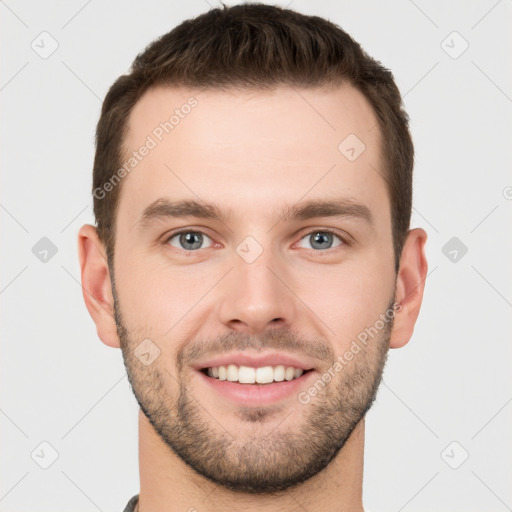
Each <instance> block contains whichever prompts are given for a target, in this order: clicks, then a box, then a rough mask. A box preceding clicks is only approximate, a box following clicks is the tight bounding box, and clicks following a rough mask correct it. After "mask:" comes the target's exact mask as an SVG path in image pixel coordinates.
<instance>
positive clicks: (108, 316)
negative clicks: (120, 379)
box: [78, 224, 120, 348]
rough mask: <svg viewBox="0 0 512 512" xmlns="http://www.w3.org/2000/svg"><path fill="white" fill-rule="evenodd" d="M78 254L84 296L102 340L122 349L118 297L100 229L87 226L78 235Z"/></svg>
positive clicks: (106, 343)
mask: <svg viewBox="0 0 512 512" xmlns="http://www.w3.org/2000/svg"><path fill="white" fill-rule="evenodd" d="M78 254H79V259H80V271H81V278H82V293H83V297H84V301H85V305H86V307H87V310H88V311H89V314H90V315H91V317H92V319H93V320H94V323H95V324H96V330H97V332H98V336H99V337H100V339H101V340H102V341H103V343H105V345H108V346H110V347H115V348H119V347H120V343H119V337H118V335H117V328H116V323H115V320H114V298H113V295H112V287H111V282H110V271H109V268H108V262H107V257H106V254H105V249H104V247H103V244H102V242H101V240H100V239H99V237H98V234H97V231H96V228H95V227H94V226H91V225H90V224H86V225H84V226H82V227H81V228H80V231H79V233H78Z"/></svg>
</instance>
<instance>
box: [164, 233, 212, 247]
mask: <svg viewBox="0 0 512 512" xmlns="http://www.w3.org/2000/svg"><path fill="white" fill-rule="evenodd" d="M206 241H210V242H212V239H211V238H210V237H209V236H207V235H205V234H204V233H201V231H180V232H179V233H174V234H173V235H171V236H170V237H169V238H168V239H167V240H166V242H167V243H168V244H170V245H172V246H173V247H177V248H178V249H183V250H185V251H195V250H196V249H205V247H202V245H203V243H205V242H206Z"/></svg>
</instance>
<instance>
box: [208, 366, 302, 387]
mask: <svg viewBox="0 0 512 512" xmlns="http://www.w3.org/2000/svg"><path fill="white" fill-rule="evenodd" d="M303 373H304V370H302V368H294V367H293V366H283V365H282V364H280V365H278V366H262V367H261V368H251V367H250V366H237V365H236V364H228V365H227V366H224V365H222V366H214V367H212V368H208V375H209V376H210V377H214V378H215V379H219V380H229V381H231V382H240V383H241V384H254V383H255V382H257V383H258V384H268V383H270V382H273V381H276V382H281V381H283V380H293V379H296V378H297V377H300V376H301V375H302V374H303Z"/></svg>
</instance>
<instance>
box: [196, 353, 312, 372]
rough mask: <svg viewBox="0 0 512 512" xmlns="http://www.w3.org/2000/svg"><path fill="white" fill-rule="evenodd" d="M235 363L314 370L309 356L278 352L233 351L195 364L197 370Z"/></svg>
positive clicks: (238, 364) (256, 366) (257, 366)
mask: <svg viewBox="0 0 512 512" xmlns="http://www.w3.org/2000/svg"><path fill="white" fill-rule="evenodd" d="M228 364H235V365H237V366H250V367H252V368H261V367H263V366H278V365H283V366H293V367H294V368H301V369H302V370H312V369H314V365H313V364H312V362H311V361H310V360H308V358H302V357H301V358H298V357H297V356H293V355H291V354H284V353H278V352H269V353H267V354H262V355H251V354H248V353H246V352H232V353H229V354H222V355H219V356H217V357H213V358H211V359H208V360H206V361H204V362H201V363H198V364H196V365H194V368H195V369H196V370H203V369H205V368H214V367H216V366H227V365H228Z"/></svg>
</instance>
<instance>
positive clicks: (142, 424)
mask: <svg viewBox="0 0 512 512" xmlns="http://www.w3.org/2000/svg"><path fill="white" fill-rule="evenodd" d="M191 96H193V97H194V98H196V99H197V101H198V105H197V106H196V107H195V108H194V109H193V110H192V111H191V112H190V114H189V115H187V116H186V117H185V118H184V119H182V120H180V123H179V124H178V125H177V126H175V128H174V129H173V130H172V132H171V133H170V134H169V135H167V136H166V137H165V138H164V139H163V140H162V142H160V143H159V144H158V145H157V147H156V148H154V149H153V150H151V152H150V153H149V154H148V156H146V157H145V158H144V159H143V160H142V161H141V162H140V163H139V164H138V165H137V167H136V169H134V170H133V171H132V172H131V173H130V174H129V175H128V176H126V177H125V178H124V179H123V181H122V193H121V197H120V202H119V209H118V214H117V219H116V230H117V234H116V241H115V258H114V269H109V267H108V264H107V258H106V251H105V248H104V246H103V244H102V243H101V242H100V241H99V239H98V237H97V234H96V230H95V228H94V227H93V226H90V225H85V226H83V227H82V228H81V230H80V233H79V255H80V264H81V274H82V284H83V290H84V299H85V302H86V305H87V308H88V310H89V312H90V314H91V316H92V318H93V320H94V322H95V323H96V326H97V331H98V336H99V337H100V339H101V340H102V341H103V342H104V343H105V344H106V345H109V346H111V347H116V348H121V349H122V351H123V357H124V361H125V365H126V367H127V372H128V376H129V378H130V382H131V384H132V388H133V390H134V393H135V395H136V398H137V400H138V402H139V405H141V409H142V410H141V411H140V413H139V460H140V482H141V486H140V501H139V512H152V511H156V510H159V511H169V512H170V511H175V510H188V509H190V507H194V508H195V509H196V510H209V511H217V510H219V511H220V510H226V509H228V507H229V508H231V509H232V510H249V511H257V510H267V511H274V510H275V511H278V510H280V511H282V510H302V508H301V507H304V508H305V509H306V510H308V511H316V510H322V511H323V512H326V511H334V510H336V511H340V510H347V511H348V510H350V511H360V510H363V506H362V478H363V456H364V414H365V412H366V410H367V408H368V407H370V406H371V403H372V400H373V398H374V395H375V392H376V389H377V387H378V384H379V382H380V378H381V375H382V370H383V367H384V363H385V359H386V355H387V352H388V349H389V348H399V347H401V346H403V345H405V344H406V343H407V342H408V341H409V340H410V338H411V336H412V333H413V328H414V324H415V322H416V319H417V316H418V313H419V309H420V305H421V301H422V296H423V289H424V281H425V278H426V274H427V263H426V259H425V255H424V245H425V242H426V233H425V231H423V230H422V229H413V230H410V231H409V233H408V236H407V240H406V243H405V246H404V249H403V252H402V255H401V260H400V268H399V271H398V274H397V273H396V272H395V269H394V253H393V244H392V231H391V215H390V203H389V196H388V193H387V190H386V184H385V181H384V179H383V178H382V174H384V170H383V169H382V164H381V158H380V153H379V147H380V146H379V144H380V141H379V137H380V134H379V131H378V129H376V128H375V124H376V122H377V121H376V116H375V114H374V112H373V110H372V108H371V106H370V105H369V103H368V102H367V101H366V99H365V98H364V96H363V95H362V94H361V93H359V92H358V91H357V90H355V89H354V88H353V87H351V86H349V85H343V86H338V87H336V88H326V87H322V88H316V89H308V90H301V91H300V93H299V91H296V90H294V89H292V88H289V87H280V88H278V89H276V90H274V91H272V92H269V91H267V92H264V91H236V92H226V91H222V92H221V91H216V90H204V91H198V90H192V89H184V88H156V89H151V90H149V91H148V92H147V93H146V94H145V95H144V96H143V97H142V98H141V99H140V100H139V102H138V103H137V105H136V106H135V107H134V110H133V112H132V114H131V116H130V119H129V133H128V136H127V139H126V141H125V147H126V150H127V152H128V153H131V152H132V151H134V150H136V149H137V148H138V147H140V145H141V144H143V143H144V141H145V140H146V137H147V136H148V134H151V133H152V131H153V130H154V128H155V127H156V126H158V125H159V123H160V122H162V121H163V120H165V119H167V118H168V117H169V114H168V112H171V113H172V112H173V111H174V110H175V109H176V108H179V107H180V105H183V104H184V103H186V101H187V99H188V98H190V97H191ZM305 100H307V101H305ZM326 121H327V122H326ZM350 133H353V134H356V135H357V136H358V137H359V139H361V140H362V141H363V142H364V144H365V146H366V149H365V151H364V152H363V153H362V154H361V155H360V156H359V157H358V158H357V159H356V160H355V161H349V160H348V159H347V158H345V156H344V155H343V154H342V153H341V152H340V151H339V150H338V145H339V144H340V142H341V141H342V140H343V139H344V138H345V137H346V136H347V135H348V134H350ZM376 170H377V172H376ZM159 198H166V199H168V200H184V199H187V200H198V201H206V202H211V203H215V205H217V206H218V208H219V209H221V210H223V211H229V212H230V215H229V217H226V218H225V219H223V221H216V220H211V219H203V218H196V217H186V218H159V219H157V220H153V221H152V222H150V223H148V224H147V225H146V226H144V227H142V226H141V225H140V217H141V214H142V212H143V211H144V209H145V208H146V207H147V206H148V205H150V204H151V203H153V202H154V201H155V200H156V199H159ZM326 199H332V200H340V199H345V200H350V201H352V202H356V203H359V204H362V205H364V206H366V207H367V208H368V209H369V211H370V213H371V215H372V218H373V222H372V223H369V222H367V220H365V219H363V218H360V217H357V216H343V217H317V218H314V219H308V220H297V219H295V220H285V219H284V218H283V216H282V214H281V211H282V208H283V207H286V206H293V205H296V204H297V203H300V202H303V201H306V200H312V201H320V200H326ZM184 228H186V229H189V230H190V231H197V230H200V231H202V232H203V233H205V234H206V235H207V236H208V237H209V238H205V239H203V245H202V246H201V248H200V249H198V250H195V251H193V250H186V249H185V248H183V246H180V245H179V237H175V238H173V239H172V242H169V241H168V239H169V237H170V236H171V235H172V234H173V233H175V232H176V231H178V230H179V229H180V230H181V229H184ZM322 230H331V231H333V232H335V234H336V235H338V236H339V237H340V238H339V239H338V238H336V237H334V238H333V239H332V245H333V246H332V247H330V248H328V249H323V250H319V249H318V248H316V249H315V248H314V247H313V246H312V241H311V237H310V235H311V234H312V232H316V231H322ZM313 234H314V233H313ZM247 236H251V237H253V238H254V239H255V240H256V241H257V242H258V244H259V245H260V247H261V248H262V250H263V252H262V253H261V254H260V255H259V256H258V257H257V258H256V259H255V260H254V261H253V262H252V263H247V262H246V261H245V260H244V259H243V258H241V257H240V255H239V254H238V253H237V252H236V249H237V247H238V246H239V244H240V243H241V242H242V241H244V239H245V238H246V237H247ZM342 240H344V242H343V241H342ZM328 245H329V244H328V243H326V246H328ZM180 247H181V248H180ZM251 250H254V249H251ZM112 270H114V271H115V288H114V289H113V287H112V281H111V278H112V277H113V276H112V274H111V271H112ZM114 299H115V300H114ZM393 301H395V302H397V303H400V308H399V309H398V310H397V311H396V312H395V314H394V320H393V322H389V324H387V326H386V327H385V328H383V329H381V330H380V331H379V333H378V335H376V336H375V337H374V338H373V339H372V341H371V342H369V343H368V344H367V345H366V346H364V347H362V348H363V350H361V351H360V353H358V354H357V355H355V356H354V357H353V359H351V360H350V361H349V362H348V363H347V364H346V365H344V366H343V369H342V370H341V371H340V372H338V373H337V374H336V376H335V377H334V378H333V379H332V381H331V382H330V383H329V384H328V385H327V386H326V387H325V389H323V390H322V392H319V393H318V394H317V395H316V396H314V397H313V398H311V401H310V402H309V403H307V404H304V403H301V402H300V401H299V400H298V397H297V395H295V394H294V395H293V396H291V397H290V398H286V399H285V400H283V401H282V402H280V403H279V405H278V406H276V407H260V405H259V404H257V403H253V404H247V407H244V408H241V407H240V406H237V405H235V404H233V403H232V402H230V401H229V400H226V399H224V398H223V397H222V396H219V394H218V393H216V392H214V391H212V390H211V389H210V388H209V387H207V386H206V385H205V384H204V382H203V381H202V380H201V379H200V378H198V375H197V374H196V373H195V371H194V370H192V368H191V366H192V364H193V363H194V362H197V361H198V360H199V358H201V357H202V356H203V355H205V354H206V352H205V351H206V348H208V349H209V350H210V352H209V353H208V355H220V354H221V353H223V352H224V350H223V348H226V349H229V351H230V352H231V351H233V350H234V349H235V348H236V347H242V346H243V347H244V350H245V351H246V352H247V353H250V354H261V353H262V351H263V352H265V353H266V352H268V351H272V350H274V349H277V350H279V349H282V350H283V351H285V352H287V353H290V354H294V355H296V356H297V357H299V358H300V357H301V356H303V357H308V358H309V360H311V361H313V362H314V368H315V372H317V377H319V378H321V376H322V375H323V374H325V373H326V372H327V371H328V370H329V368H331V367H332V365H333V363H334V362H335V361H336V360H337V359H336V358H338V357H343V354H345V353H346V351H347V350H349V348H350V346H351V343H352V342H353V340H355V339H357V336H358V334H360V333H361V332H363V331H364V329H365V328H368V327H369V326H373V325H375V323H376V321H377V320H378V319H379V315H381V314H383V313H385V312H386V311H387V310H388V308H389V307H390V305H391V304H392V303H393ZM146 338H149V339H150V340H152V342H153V343H154V344H155V345H156V346H158V348H159V350H160V355H159V357H158V358H156V359H155V361H154V362H152V363H151V364H150V365H149V366H145V365H143V364H141V362H140V361H139V360H138V359H137V358H136V357H135V355H134V350H135V349H136V348H137V346H138V345H139V344H140V343H141V341H142V340H144V339H146ZM309 382H311V381H309ZM307 389H308V387H305V388H304V390H307ZM304 390H302V391H304ZM349 406H350V407H349ZM143 411H145V412H146V414H148V415H149V416H150V418H151V419H148V416H147V415H146V414H144V412H143ZM322 414H324V416H322ZM194 439H196V440H197V439H200V440H201V441H202V442H203V444H202V445H201V448H200V449H197V448H196V449H195V450H194ZM313 439H315V440H317V444H318V445H319V446H316V445H315V443H313V442H312V440H313ZM187 441H190V443H188V445H187ZM322 441H323V442H324V443H323V444H322ZM173 443H174V447H173ZM180 443H181V445H180ZM209 443H211V444H209ZM214 443H216V444H214ZM196 444H197V443H196ZM178 445H180V447H181V449H183V452H182V453H181V454H177V453H176V452H175V451H173V449H172V448H176V447H177V446H178ZM320 445H321V446H320ZM328 447H331V448H330V458H329V460H326V458H325V456H326V450H327V448H328ZM208 449H211V452H208ZM214 454H221V455H222V457H215V456H214ZM244 456H245V458H244ZM321 456H324V459H323V462H322V463H321V464H320V463H318V462H319V460H320V458H321ZM187 457H188V459H189V460H188V462H189V463H190V462H191V461H192V466H193V465H194V464H195V465H196V467H195V468H193V467H191V465H187V464H186V463H185V462H184V460H183V459H184V458H185V459H186V458H187ZM212 461H213V463H212ZM237 461H242V462H244V463H246V464H247V466H240V467H237V465H236V464H237ZM314 462H317V463H318V467H317V468H316V470H315V471H316V472H315V474H309V475H307V476H305V475H306V471H307V468H308V467H311V465H312V464H313V463H314ZM320 466H321V467H320ZM244 467H245V468H246V470H245V473H244V469H243V468H244ZM272 467H273V468H275V469H276V471H277V472H276V474H277V475H280V476H281V477H282V479H283V482H282V484H283V485H282V489H281V490H276V489H273V488H272V486H271V482H270V481H269V482H267V483H266V484H264V482H263V481H262V480H261V479H260V480H258V478H257V477H260V478H263V475H264V474H268V468H272ZM263 468H266V469H267V471H263ZM290 468H292V469H290ZM259 470H260V472H258V471H259ZM292 470H293V471H292ZM198 471H199V472H198ZM208 471H210V474H208ZM293 472H295V474H291V473H293ZM299 474H302V476H303V477H304V478H303V480H304V481H302V482H300V483H295V484H294V485H292V481H293V478H299V476H300V475H299ZM215 475H216V476H217V477H218V478H217V481H215V479H214V478H213V477H214V476H215ZM244 475H245V476H247V479H246V480H245V483H242V480H243V478H242V477H243V476H244ZM229 477H232V479H233V478H235V477H236V478H238V483H236V482H234V481H233V480H231V481H230V480H229ZM249 477H254V478H249ZM285 477H289V478H288V481H286V478H285ZM275 480H276V479H274V483H275ZM277 480H279V478H277ZM258 481H259V482H260V484H261V486H260V488H250V487H249V483H250V482H253V483H254V482H258ZM286 482H287V483H286ZM244 485H245V487H244ZM254 485H256V484H254ZM264 485H268V492H265V490H264ZM237 486H238V487H237Z"/></svg>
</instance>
